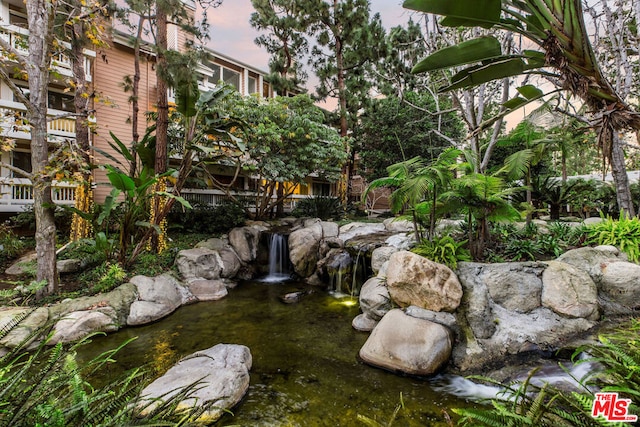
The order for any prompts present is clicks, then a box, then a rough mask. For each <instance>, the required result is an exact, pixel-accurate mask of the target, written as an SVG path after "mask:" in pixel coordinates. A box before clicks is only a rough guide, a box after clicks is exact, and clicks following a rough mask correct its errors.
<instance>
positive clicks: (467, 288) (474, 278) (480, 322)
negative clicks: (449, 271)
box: [457, 262, 496, 339]
mask: <svg viewBox="0 0 640 427" xmlns="http://www.w3.org/2000/svg"><path fill="white" fill-rule="evenodd" d="M486 265H487V264H480V263H474V262H461V263H458V270H457V271H458V279H459V280H460V283H461V284H462V288H463V290H464V296H463V298H462V302H461V305H460V308H459V309H458V312H460V313H461V314H462V315H463V316H464V318H465V320H466V321H467V323H468V325H469V327H470V328H471V332H472V333H473V336H474V337H475V338H478V339H486V338H490V337H491V336H492V335H493V334H494V333H495V331H496V323H495V322H494V321H493V320H494V317H493V311H492V309H491V306H492V301H490V299H489V291H488V290H487V285H486V284H485V283H484V281H482V280H480V278H481V272H482V270H483V268H484V267H485V266H486Z"/></svg>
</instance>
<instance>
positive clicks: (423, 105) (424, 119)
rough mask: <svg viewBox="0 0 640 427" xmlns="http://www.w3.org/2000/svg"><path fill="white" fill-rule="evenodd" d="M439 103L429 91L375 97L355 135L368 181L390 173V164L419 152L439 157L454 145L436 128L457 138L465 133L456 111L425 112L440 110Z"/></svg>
mask: <svg viewBox="0 0 640 427" xmlns="http://www.w3.org/2000/svg"><path fill="white" fill-rule="evenodd" d="M435 104H436V103H435V101H434V99H433V97H432V96H431V94H429V93H428V92H424V93H417V92H404V93H403V94H402V99H401V98H400V97H398V96H390V97H385V98H381V99H374V100H372V103H371V106H369V107H368V108H366V109H365V110H364V112H363V114H362V115H360V120H359V122H358V124H357V126H356V128H355V129H354V135H353V136H354V145H355V146H356V147H358V153H359V155H360V162H359V164H358V167H359V170H361V171H362V174H363V175H364V176H365V177H366V178H367V180H368V181H371V180H373V179H376V178H381V177H384V176H386V175H387V174H386V167H387V166H388V165H390V164H394V163H399V162H401V161H403V160H406V159H410V158H413V157H416V156H420V157H421V158H423V159H426V160H427V161H435V159H436V158H437V157H438V155H439V154H440V153H441V152H442V151H444V149H445V148H446V147H449V146H450V145H451V143H450V142H449V141H447V140H445V139H444V138H442V137H440V136H438V135H437V134H436V133H435V132H434V131H435V130H436V129H441V132H442V133H444V134H446V135H447V136H448V137H450V138H452V139H454V140H457V139H459V138H460V137H461V133H462V128H461V123H460V121H459V119H458V118H457V116H456V115H455V114H453V113H447V114H442V115H437V116H435V115H434V116H429V115H425V114H424V111H425V110H428V111H436V109H437V107H436V105H435ZM416 107H418V108H416ZM440 108H442V109H445V108H444V106H440Z"/></svg>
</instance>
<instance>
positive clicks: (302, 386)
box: [79, 282, 477, 427]
mask: <svg viewBox="0 0 640 427" xmlns="http://www.w3.org/2000/svg"><path fill="white" fill-rule="evenodd" d="M301 289H305V288H304V287H303V285H300V284H296V283H291V282H288V283H280V284H273V283H264V282H245V283H241V284H240V285H239V286H238V287H237V288H235V289H232V290H230V291H229V295H228V296H227V297H225V298H223V299H222V300H219V301H211V302H200V303H197V304H194V305H190V306H185V307H182V308H180V309H179V310H177V311H176V312H175V313H174V314H172V315H171V316H169V317H167V318H165V319H163V320H161V321H159V322H157V323H154V324H151V325H147V326H142V327H137V328H127V329H124V330H122V331H120V332H117V333H115V334H111V335H109V336H106V337H100V338H97V339H94V342H93V343H92V344H91V345H90V346H84V347H83V348H82V349H81V353H80V354H79V357H80V359H83V360H87V359H88V358H91V357H94V356H96V355H97V354H99V353H101V352H102V351H106V350H108V349H111V348H115V347H116V346H118V345H119V344H121V343H122V342H124V341H125V340H127V339H129V338H131V337H137V339H136V340H134V341H133V342H132V343H130V344H128V345H127V346H126V347H125V348H124V349H123V350H122V351H121V352H120V353H118V355H117V356H116V359H117V362H118V363H116V364H115V365H114V366H113V367H112V369H110V376H113V375H114V374H116V373H117V372H116V370H123V371H124V370H126V369H131V368H134V367H138V366H141V365H143V364H149V365H150V367H151V368H152V369H155V370H157V372H159V373H162V372H164V371H165V370H166V369H168V368H169V367H170V366H171V365H172V364H174V363H175V362H176V361H177V360H178V359H179V358H181V357H183V356H186V355H188V354H191V353H193V352H195V351H197V350H202V349H205V348H209V347H211V346H214V345H216V344H218V343H230V344H243V345H246V346H247V347H249V349H250V350H251V354H252V356H253V367H252V369H251V384H250V388H249V391H248V393H247V395H246V396H245V398H244V400H243V401H242V402H241V403H240V405H238V406H237V407H236V408H234V409H233V414H234V415H233V416H232V415H225V416H224V417H223V418H222V419H221V420H220V421H219V422H218V423H217V424H216V425H219V426H231V425H237V426H270V427H271V426H332V427H334V426H359V425H365V424H363V423H361V422H360V421H358V415H362V416H366V417H369V418H372V419H376V420H378V421H380V422H382V424H383V425H387V423H388V421H389V420H390V419H391V417H392V415H393V412H394V409H395V408H396V406H397V405H398V404H399V403H400V400H401V399H402V401H403V402H404V409H402V410H400V411H399V414H398V417H397V419H396V421H395V422H394V424H393V426H394V427H399V426H435V427H438V426H449V425H451V424H450V423H449V422H448V421H447V417H451V418H452V419H453V420H454V422H455V419H456V415H455V414H454V413H453V412H452V411H451V409H452V408H457V407H470V406H477V405H476V404H474V403H471V402H468V401H466V400H464V399H461V398H457V397H454V396H452V395H449V394H447V393H443V392H441V391H437V389H438V387H437V386H438V381H439V380H438V379H420V378H411V377H406V376H400V375H396V374H393V373H390V372H387V371H384V370H381V369H377V368H374V367H371V366H368V365H365V364H364V363H362V362H361V361H359V360H358V357H357V355H358V351H359V350H360V347H362V345H363V344H364V342H365V340H366V339H367V337H368V334H367V333H362V332H358V331H355V330H354V329H353V328H352V327H351V321H352V319H353V318H354V317H355V316H356V315H357V314H358V312H359V309H358V306H357V299H355V300H354V299H352V298H350V297H343V298H336V297H334V296H332V295H330V294H328V293H326V292H323V291H317V290H316V291H313V292H312V293H310V294H309V295H305V296H304V297H303V298H302V300H301V301H300V302H298V303H296V304H284V303H283V302H281V300H280V297H281V296H282V295H284V294H286V293H287V292H291V291H297V290H301Z"/></svg>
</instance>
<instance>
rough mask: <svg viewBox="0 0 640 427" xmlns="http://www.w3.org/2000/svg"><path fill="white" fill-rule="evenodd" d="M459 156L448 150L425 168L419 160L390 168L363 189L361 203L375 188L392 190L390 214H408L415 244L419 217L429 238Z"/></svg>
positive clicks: (397, 164) (454, 151) (458, 151)
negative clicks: (443, 194) (425, 222)
mask: <svg viewBox="0 0 640 427" xmlns="http://www.w3.org/2000/svg"><path fill="white" fill-rule="evenodd" d="M460 153H461V152H460V150H457V149H455V148H449V149H446V150H444V151H443V152H442V153H440V155H439V156H438V158H437V159H436V160H434V161H433V162H431V163H429V164H425V161H424V160H423V159H422V158H421V157H419V156H418V157H414V158H412V159H409V160H405V161H402V162H399V163H396V164H393V165H391V166H389V167H387V173H388V176H386V177H383V178H378V179H375V180H373V181H372V182H371V183H370V184H369V185H368V186H367V189H366V190H365V192H364V193H363V194H362V200H366V197H367V194H368V193H369V192H370V191H371V190H373V189H375V188H380V187H391V188H394V190H393V192H392V193H391V197H390V202H391V211H392V212H394V213H397V212H401V211H403V210H405V209H408V210H410V212H411V215H412V219H413V227H414V231H415V234H416V236H417V238H418V239H419V240H422V237H423V236H422V232H421V231H420V227H419V223H420V216H422V217H425V218H428V224H429V233H428V235H429V238H431V237H432V236H433V233H434V230H435V223H436V219H437V218H436V217H437V213H438V197H439V196H440V195H441V193H442V192H443V191H444V190H445V189H446V188H447V186H448V185H449V183H450V182H451V180H452V179H453V171H454V169H455V168H456V166H457V164H456V159H457V158H458V156H459V155H460Z"/></svg>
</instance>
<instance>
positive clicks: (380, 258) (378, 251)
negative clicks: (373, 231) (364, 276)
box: [371, 246, 399, 274]
mask: <svg viewBox="0 0 640 427" xmlns="http://www.w3.org/2000/svg"><path fill="white" fill-rule="evenodd" d="M398 251H399V249H398V248H396V247H393V246H380V247H379V248H375V249H374V250H373V252H372V253H371V270H373V274H378V272H379V271H380V269H382V266H383V265H384V263H385V262H387V261H389V258H391V255H393V254H394V253H396V252H398Z"/></svg>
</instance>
